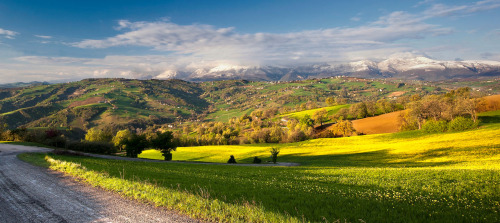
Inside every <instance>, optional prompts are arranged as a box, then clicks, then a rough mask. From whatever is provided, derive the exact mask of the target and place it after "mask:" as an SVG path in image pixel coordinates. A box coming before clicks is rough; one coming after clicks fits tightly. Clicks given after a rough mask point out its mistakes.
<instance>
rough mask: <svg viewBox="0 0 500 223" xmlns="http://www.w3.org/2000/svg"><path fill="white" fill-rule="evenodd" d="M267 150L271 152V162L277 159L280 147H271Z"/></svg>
mask: <svg viewBox="0 0 500 223" xmlns="http://www.w3.org/2000/svg"><path fill="white" fill-rule="evenodd" d="M269 152H271V156H272V159H273V163H276V161H277V160H278V154H279V153H280V149H278V148H274V147H272V148H271V149H270V150H269Z"/></svg>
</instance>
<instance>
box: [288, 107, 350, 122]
mask: <svg viewBox="0 0 500 223" xmlns="http://www.w3.org/2000/svg"><path fill="white" fill-rule="evenodd" d="M350 106H351V105H349V104H346V105H335V106H330V107H324V108H316V109H309V110H304V111H300V112H293V113H288V114H283V115H281V117H290V118H294V119H298V120H300V119H302V118H303V117H304V116H306V115H309V116H310V117H312V115H313V114H314V113H315V112H316V111H319V110H321V109H326V111H328V116H330V115H333V114H335V113H337V112H338V111H339V110H340V109H342V108H349V107H350Z"/></svg>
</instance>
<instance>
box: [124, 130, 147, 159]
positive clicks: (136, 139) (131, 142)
mask: <svg viewBox="0 0 500 223" xmlns="http://www.w3.org/2000/svg"><path fill="white" fill-rule="evenodd" d="M148 145H149V143H148V140H147V139H146V135H143V134H141V135H137V134H132V136H131V137H130V138H127V139H125V141H124V146H125V151H126V152H127V156H128V157H132V158H137V155H139V154H141V153H142V151H143V150H144V149H145V148H147V147H148Z"/></svg>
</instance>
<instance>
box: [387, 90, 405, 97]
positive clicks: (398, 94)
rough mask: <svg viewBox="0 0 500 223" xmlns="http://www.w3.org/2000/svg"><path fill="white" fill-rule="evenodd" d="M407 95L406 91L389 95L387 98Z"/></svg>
mask: <svg viewBox="0 0 500 223" xmlns="http://www.w3.org/2000/svg"><path fill="white" fill-rule="evenodd" d="M405 93H406V91H395V92H392V93H391V94H389V95H387V97H390V98H392V97H399V96H401V95H403V94H405Z"/></svg>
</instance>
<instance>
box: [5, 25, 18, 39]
mask: <svg viewBox="0 0 500 223" xmlns="http://www.w3.org/2000/svg"><path fill="white" fill-rule="evenodd" d="M17 34H19V33H17V32H14V31H11V30H6V29H2V28H0V35H3V36H5V38H7V39H14V36H16V35H17Z"/></svg>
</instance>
